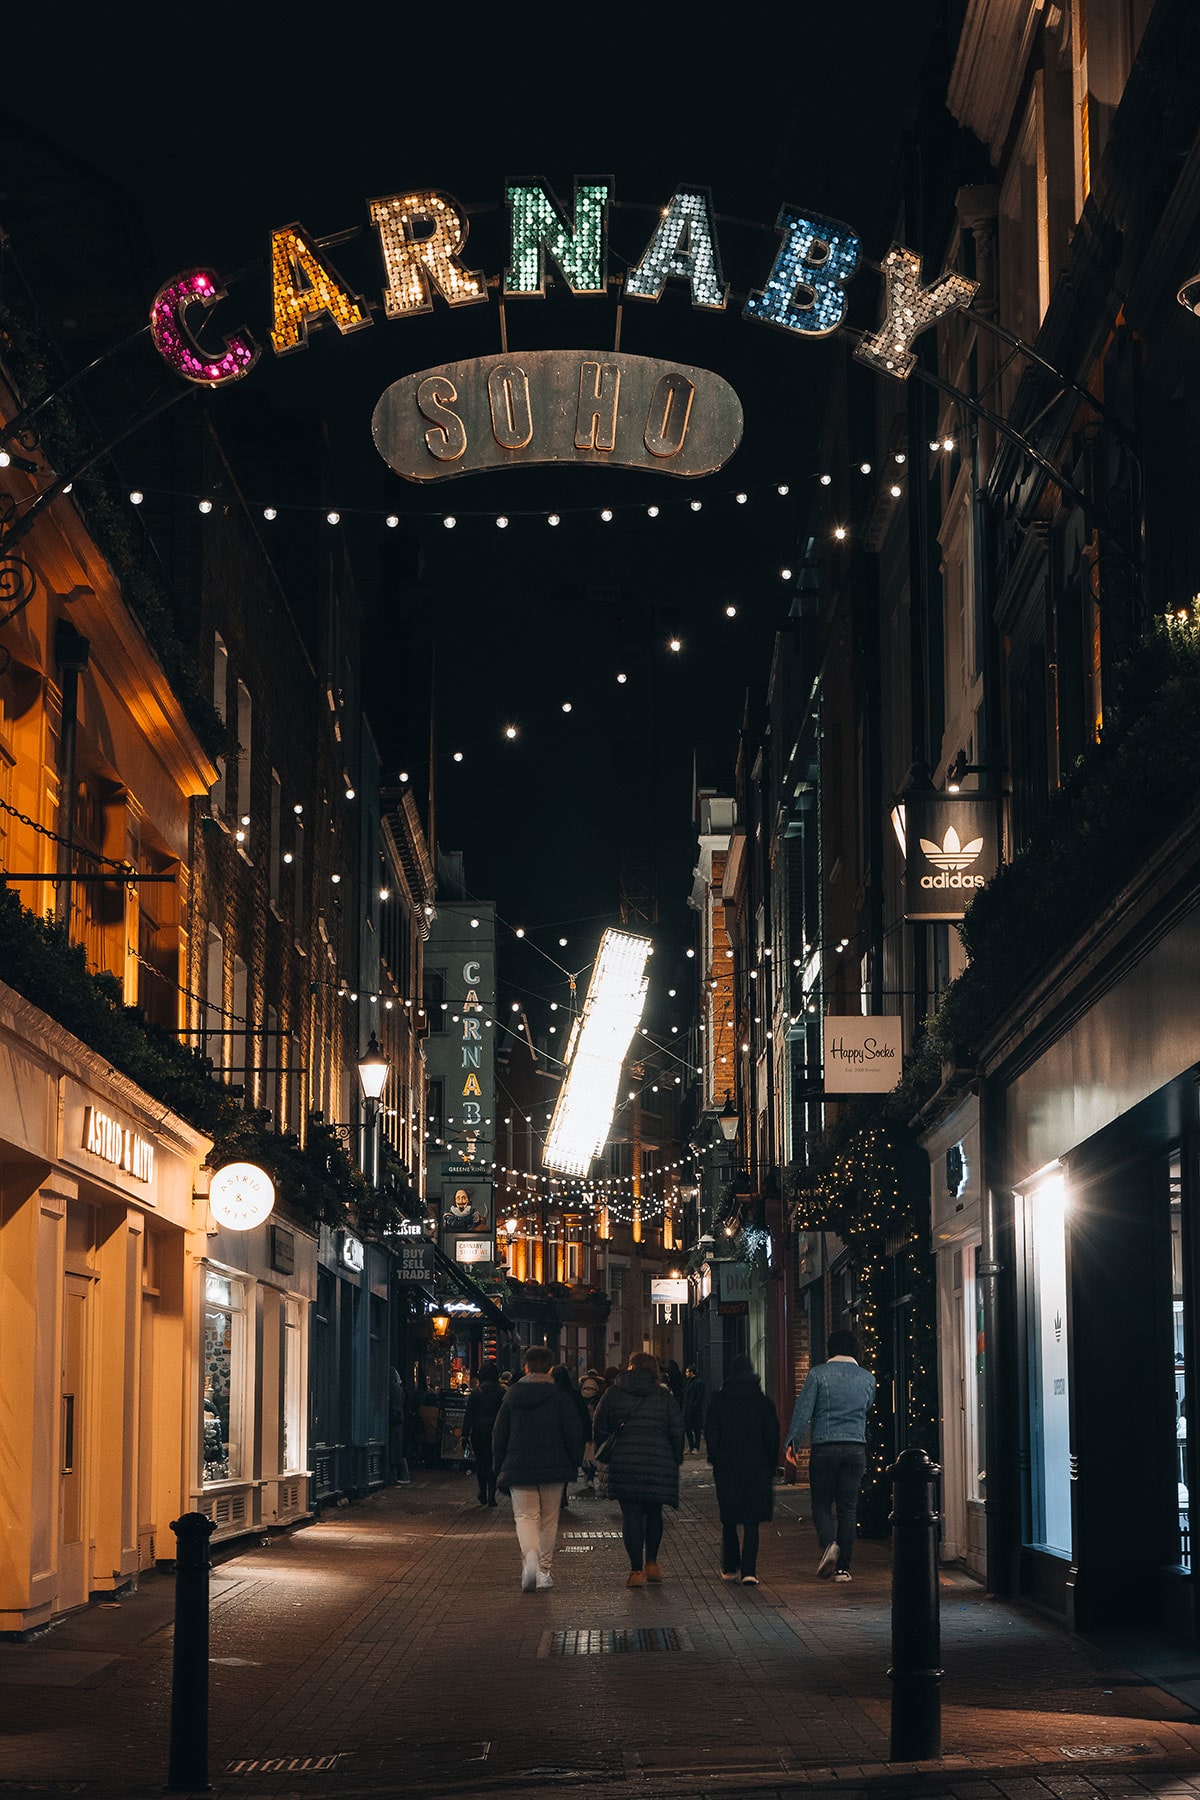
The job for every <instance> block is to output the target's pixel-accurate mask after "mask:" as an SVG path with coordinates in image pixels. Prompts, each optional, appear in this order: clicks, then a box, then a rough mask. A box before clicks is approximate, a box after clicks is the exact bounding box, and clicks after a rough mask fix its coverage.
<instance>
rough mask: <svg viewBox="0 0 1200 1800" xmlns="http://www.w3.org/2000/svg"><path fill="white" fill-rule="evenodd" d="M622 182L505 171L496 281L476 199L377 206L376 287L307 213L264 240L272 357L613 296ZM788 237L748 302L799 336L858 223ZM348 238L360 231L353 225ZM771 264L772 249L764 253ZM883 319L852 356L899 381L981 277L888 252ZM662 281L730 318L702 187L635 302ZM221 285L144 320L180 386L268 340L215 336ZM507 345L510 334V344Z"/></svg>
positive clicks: (630, 295) (682, 201)
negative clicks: (358, 278) (424, 320)
mask: <svg viewBox="0 0 1200 1800" xmlns="http://www.w3.org/2000/svg"><path fill="white" fill-rule="evenodd" d="M611 202H612V184H611V182H609V181H607V180H599V181H577V182H576V184H575V195H574V205H573V207H572V208H571V209H569V210H568V208H567V207H565V206H564V205H563V204H562V203H561V202H560V201H559V199H558V198H557V197H556V195H555V194H554V193H553V192H552V191H551V189H550V188H549V187H548V186H547V185H546V183H545V182H541V181H538V182H510V183H509V184H508V185H507V186H506V188H505V203H506V206H507V210H508V239H509V249H508V262H507V266H506V268H505V270H504V273H503V275H502V276H501V275H494V276H492V277H491V278H489V276H488V275H487V274H486V273H485V272H484V271H483V270H481V269H478V268H475V267H474V266H473V261H472V257H471V256H470V254H469V253H468V250H467V230H468V227H467V208H466V207H464V206H463V205H462V204H461V203H460V202H459V201H458V200H456V199H455V198H454V197H453V195H451V194H447V193H444V192H442V191H441V190H439V189H436V188H415V189H411V190H408V191H401V192H397V193H392V194H388V195H385V196H384V197H383V198H381V199H378V200H371V201H368V202H367V216H368V219H369V221H370V227H369V228H370V230H371V231H372V232H373V233H374V236H375V240H376V245H377V248H378V252H379V258H380V262H381V265H382V278H383V279H382V286H381V289H380V291H379V293H378V295H377V296H376V297H369V296H368V295H366V294H364V293H360V292H359V291H358V290H357V289H356V288H355V287H353V286H352V285H350V284H349V283H348V282H347V281H346V280H345V279H344V277H343V276H342V275H341V274H340V273H339V271H338V269H337V268H336V267H335V266H334V263H333V262H332V260H331V258H330V256H329V254H328V249H329V247H330V245H331V244H332V243H334V242H341V241H344V240H345V238H346V236H347V234H346V233H341V234H338V237H337V238H335V239H329V240H325V241H322V240H319V239H317V238H315V237H314V236H313V235H312V234H311V232H309V231H308V230H307V229H306V228H305V227H304V226H303V225H302V224H300V223H299V222H296V223H293V224H291V225H284V226H282V227H280V228H279V229H278V230H276V231H273V232H272V233H271V239H270V271H271V274H270V345H271V350H272V351H273V353H274V354H275V355H276V356H286V355H289V354H291V353H292V352H295V351H299V350H303V349H304V348H305V347H306V345H307V344H308V340H309V335H310V333H311V332H313V331H317V330H324V329H327V328H329V327H332V328H333V329H334V330H335V331H336V332H337V333H338V334H339V335H340V336H342V337H345V336H349V335H350V334H352V333H354V332H358V331H365V330H368V329H370V328H371V327H372V326H373V325H374V324H375V321H376V319H377V318H378V317H382V318H383V319H384V320H387V321H391V320H403V319H410V318H415V317H417V316H419V315H420V314H422V313H428V312H432V311H433V310H434V307H435V304H444V305H446V306H448V307H452V308H457V307H467V306H479V305H487V304H488V303H489V302H490V301H491V300H492V299H493V298H494V299H495V300H497V301H508V300H521V299H536V298H538V297H539V296H541V295H544V294H545V292H546V282H547V278H548V276H549V275H550V274H551V272H553V275H554V277H555V280H556V282H557V283H558V284H559V285H560V286H562V287H564V288H565V289H566V290H568V291H569V292H570V293H572V294H581V295H585V294H606V293H608V292H609V275H608V234H609V208H610V204H611ZM775 229H776V231H777V232H778V233H779V240H780V241H779V244H778V247H777V249H776V251H775V255H774V259H773V261H772V262H771V263H770V264H768V265H765V266H764V268H763V274H762V285H761V286H760V287H755V288H752V289H751V291H750V293H749V294H748V295H747V297H746V299H745V300H744V301H743V302H742V305H741V315H742V317H743V318H744V319H746V320H747V321H749V322H750V323H751V324H757V325H769V326H773V327H776V328H777V329H779V330H781V331H784V332H787V333H788V334H790V335H791V337H792V338H793V339H800V340H802V341H803V340H806V339H809V340H811V339H815V338H824V337H828V336H829V335H830V334H831V333H832V332H834V331H836V330H837V329H838V328H839V326H840V325H841V324H842V323H843V321H844V319H845V315H846V287H847V284H848V283H849V282H850V281H851V280H852V279H853V277H854V276H855V274H856V273H857V271H858V269H859V267H860V264H861V262H862V245H861V241H860V239H859V237H858V234H857V232H855V231H854V229H853V228H852V227H851V226H849V225H846V224H844V223H843V222H842V221H841V220H840V219H831V218H826V217H825V216H824V215H823V214H821V213H819V212H816V211H814V210H813V209H812V208H810V207H806V206H795V205H792V204H790V203H786V202H785V204H784V205H782V206H781V207H780V208H779V212H778V215H777V217H776V220H775ZM349 235H353V234H349ZM764 260H765V259H764ZM882 267H883V314H882V319H881V322H880V325H879V329H878V330H877V331H876V332H874V333H871V334H869V335H867V336H866V337H864V338H863V339H862V341H861V342H860V343H859V344H858V345H857V347H856V349H855V352H854V354H855V356H856V357H857V358H858V359H859V360H860V361H862V362H865V363H867V364H869V365H870V366H871V367H872V368H874V369H877V370H878V371H880V372H881V373H883V374H888V375H892V376H894V377H895V378H896V379H898V380H904V379H906V378H907V376H908V374H909V373H910V371H911V369H912V367H913V364H914V362H915V358H914V356H913V353H912V345H913V342H914V340H915V339H916V338H917V337H918V336H919V335H920V333H921V332H923V331H924V330H926V329H927V327H929V326H930V325H932V324H933V323H934V322H935V321H936V320H937V319H938V318H940V317H941V316H942V314H943V313H946V312H948V311H950V310H951V309H953V308H955V307H962V306H967V305H969V304H970V301H971V299H972V297H973V296H974V293H975V290H976V287H977V283H975V282H974V281H971V280H969V279H968V278H967V277H966V276H964V275H958V274H954V273H948V274H942V275H939V276H938V277H936V279H935V280H933V281H932V282H929V283H926V282H925V281H924V278H923V275H922V270H921V259H920V257H919V256H918V254H917V253H916V251H914V250H908V249H905V248H904V247H903V246H902V245H897V246H895V247H893V248H892V249H891V250H890V251H889V252H888V253H887V255H886V257H885V258H884V261H883V265H882ZM668 282H671V283H675V284H682V285H684V286H686V287H687V289H688V290H689V293H690V297H691V302H692V305H693V306H695V307H697V308H699V309H701V310H702V311H704V312H710V313H724V312H725V311H727V310H728V307H729V303H730V290H729V284H728V283H727V282H726V280H725V277H724V274H723V271H722V263H721V252H720V244H719V238H718V230H717V218H716V215H715V213H714V210H713V204H712V199H711V196H710V194H709V191H708V189H707V188H704V187H698V186H685V187H679V188H677V189H676V190H675V192H674V193H673V194H672V195H671V197H670V199H669V200H668V201H667V203H666V205H665V206H663V207H661V208H660V210H659V214H658V219H657V222H656V223H655V226H654V229H653V231H652V232H651V234H650V238H649V241H648V242H647V243H646V245H645V247H644V248H643V249H642V251H641V254H640V255H639V256H638V257H637V259H636V260H635V261H634V262H633V263H632V264H631V265H630V266H629V267H628V268H627V270H626V272H625V274H624V277H623V279H622V281H621V288H620V291H621V296H622V298H623V299H624V300H626V301H632V302H638V301H640V302H649V303H651V304H652V303H654V302H655V301H657V300H659V299H660V298H661V296H662V294H663V292H664V289H665V288H666V285H667V283H668ZM224 299H225V292H224V289H223V287H222V285H221V282H220V279H219V277H218V276H217V275H216V274H215V273H214V271H213V270H211V269H203V268H193V269H186V270H184V271H182V272H181V273H180V274H178V275H176V276H173V277H172V279H171V280H170V281H168V282H166V283H164V285H163V286H162V287H161V288H160V289H159V290H158V293H157V294H156V295H155V297H154V303H153V305H152V307H151V311H150V330H151V335H152V337H153V340H154V344H155V348H156V349H157V350H158V353H159V355H160V356H162V357H163V359H164V360H165V361H166V362H167V363H168V364H169V365H170V366H171V368H172V369H174V371H175V372H176V374H178V375H180V376H182V377H183V379H184V380H185V381H191V382H195V383H197V384H198V385H200V386H202V387H223V386H225V385H226V384H228V383H230V382H234V381H242V380H244V379H245V377H246V376H247V375H249V373H250V371H251V370H252V369H253V368H254V365H255V363H256V362H257V361H258V360H259V357H260V355H261V349H260V346H259V345H258V343H257V342H256V341H255V339H254V338H253V336H252V335H251V334H250V332H249V331H248V330H246V328H245V327H244V326H241V327H239V328H237V329H235V330H232V331H230V332H228V333H227V334H226V335H225V336H224V337H223V338H221V337H220V336H219V334H220V332H221V324H220V321H219V320H218V319H216V318H215V317H214V318H213V320H212V328H211V335H212V337H213V339H214V340H216V341H214V342H211V343H209V342H206V341H205V337H204V335H202V334H203V333H204V324H205V318H206V315H208V314H210V313H211V312H212V309H214V308H216V307H217V306H218V304H219V302H221V301H222V300H224ZM502 342H503V339H502Z"/></svg>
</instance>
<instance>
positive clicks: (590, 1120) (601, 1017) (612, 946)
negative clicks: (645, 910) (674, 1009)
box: [542, 931, 650, 1175]
mask: <svg viewBox="0 0 1200 1800" xmlns="http://www.w3.org/2000/svg"><path fill="white" fill-rule="evenodd" d="M649 953H650V940H649V938H644V937H635V936H634V935H633V934H632V933H631V932H628V931H606V932H605V933H604V936H603V937H602V938H601V940H600V953H599V955H598V956H597V958H596V966H595V968H594V969H593V971H592V979H591V981H590V982H589V984H588V991H587V998H586V999H585V1000H584V1003H583V1011H582V1013H581V1014H580V1016H579V1023H578V1025H577V1026H576V1028H575V1031H574V1034H573V1036H572V1039H571V1043H570V1046H569V1048H568V1051H567V1073H566V1078H565V1080H564V1081H563V1085H562V1087H561V1088H560V1089H559V1094H558V1099H557V1101H556V1102H555V1107H554V1116H553V1117H552V1119H551V1121H550V1129H549V1131H548V1132H547V1133H546V1148H545V1150H544V1151H543V1153H542V1161H543V1162H544V1163H545V1165H546V1167H547V1168H548V1169H561V1170H562V1172H563V1173H564V1174H565V1175H586V1174H587V1173H588V1171H589V1170H590V1168H591V1166H592V1163H593V1162H594V1160H595V1159H596V1157H597V1156H599V1154H600V1152H601V1151H602V1150H603V1148H604V1146H605V1144H606V1142H607V1141H608V1133H609V1128H610V1127H611V1125H612V1116H613V1111H614V1108H615V1107H616V1103H617V1089H618V1087H619V1085H620V1081H621V1069H622V1066H623V1064H624V1061H625V1056H626V1053H627V1052H628V1049H629V1045H630V1043H631V1041H632V1039H633V1034H634V1032H635V1031H636V1030H637V1028H638V1025H639V1024H640V1022H641V1017H642V1008H643V1006H644V1005H645V1003H646V988H647V986H648V980H649V978H648V976H647V974H646V958H647V956H648V955H649Z"/></svg>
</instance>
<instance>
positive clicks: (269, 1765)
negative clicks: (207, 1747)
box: [225, 1751, 342, 1775]
mask: <svg viewBox="0 0 1200 1800" xmlns="http://www.w3.org/2000/svg"><path fill="white" fill-rule="evenodd" d="M341 1755H342V1752H341V1751H335V1753H334V1754H333V1755H332V1756H243V1757H239V1758H238V1760H237V1762H231V1763H226V1765H225V1773H226V1774H227V1775H316V1774H319V1773H321V1772H322V1771H324V1770H328V1769H336V1768H337V1765H338V1762H339V1760H340V1757H341Z"/></svg>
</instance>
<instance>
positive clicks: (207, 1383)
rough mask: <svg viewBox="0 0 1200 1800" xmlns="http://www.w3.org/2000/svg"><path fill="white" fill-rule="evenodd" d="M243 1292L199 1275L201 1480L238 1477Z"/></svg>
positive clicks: (222, 1278)
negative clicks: (201, 1310)
mask: <svg viewBox="0 0 1200 1800" xmlns="http://www.w3.org/2000/svg"><path fill="white" fill-rule="evenodd" d="M245 1358H246V1333H245V1292H244V1287H243V1284H242V1283H241V1282H240V1281H238V1280H236V1279H235V1278H234V1277H233V1276H229V1275H222V1274H219V1273H218V1272H217V1271H216V1270H215V1269H206V1270H205V1272H204V1399H203V1434H204V1441H203V1455H204V1480H205V1483H206V1484H207V1483H208V1482H213V1481H237V1480H239V1479H240V1478H241V1476H242V1416H243V1407H244V1403H245Z"/></svg>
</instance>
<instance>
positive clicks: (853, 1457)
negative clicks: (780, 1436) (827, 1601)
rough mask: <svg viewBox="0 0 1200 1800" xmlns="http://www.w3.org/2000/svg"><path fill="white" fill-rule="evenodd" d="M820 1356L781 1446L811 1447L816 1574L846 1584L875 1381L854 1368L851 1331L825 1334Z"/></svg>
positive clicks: (854, 1341) (855, 1342) (855, 1351)
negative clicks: (817, 1549)
mask: <svg viewBox="0 0 1200 1800" xmlns="http://www.w3.org/2000/svg"><path fill="white" fill-rule="evenodd" d="M826 1352H827V1361H825V1362H823V1363H817V1364H815V1365H814V1367H813V1368H811V1369H810V1370H809V1371H808V1374H807V1375H806V1376H805V1379H804V1386H803V1387H802V1388H801V1389H800V1395H799V1398H798V1399H797V1401H796V1406H795V1410H794V1412H793V1413H792V1422H791V1424H790V1425H789V1426H788V1434H787V1441H788V1446H789V1448H790V1449H791V1450H793V1451H796V1450H799V1448H800V1445H801V1443H802V1442H803V1440H804V1438H805V1437H806V1436H808V1437H809V1438H810V1440H811V1443H812V1453H811V1455H810V1456H809V1461H808V1483H809V1488H810V1490H811V1492H812V1507H813V1524H814V1525H815V1526H816V1528H817V1541H818V1543H819V1544H820V1547H821V1555H820V1560H819V1561H818V1563H817V1574H818V1575H830V1574H832V1576H833V1579H834V1580H835V1581H849V1580H850V1579H851V1577H850V1558H851V1556H852V1555H853V1553H854V1530H855V1525H856V1523H857V1519H858V1494H859V1489H860V1488H861V1487H862V1482H863V1476H864V1475H865V1474H866V1470H867V1411H868V1409H869V1407H870V1406H871V1403H872V1402H873V1400H874V1398H875V1377H874V1376H873V1375H872V1374H871V1372H870V1370H869V1369H864V1368H862V1367H861V1366H860V1364H859V1361H858V1339H857V1338H856V1337H855V1335H854V1333H853V1332H852V1331H831V1332H830V1334H829V1342H828V1345H827V1346H826ZM835 1512H836V1514H837V1525H836V1528H835V1526H834V1513H835Z"/></svg>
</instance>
